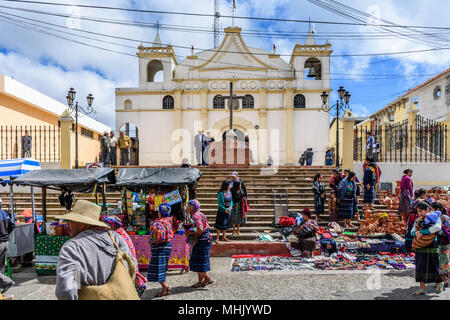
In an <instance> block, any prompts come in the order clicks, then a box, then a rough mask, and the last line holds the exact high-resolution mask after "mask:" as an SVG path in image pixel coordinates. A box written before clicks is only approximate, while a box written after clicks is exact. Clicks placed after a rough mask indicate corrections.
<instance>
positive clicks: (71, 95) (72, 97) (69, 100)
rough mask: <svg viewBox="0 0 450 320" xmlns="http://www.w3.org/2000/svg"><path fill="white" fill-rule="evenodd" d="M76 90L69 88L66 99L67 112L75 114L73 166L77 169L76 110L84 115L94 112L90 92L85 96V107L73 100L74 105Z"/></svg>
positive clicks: (92, 97)
mask: <svg viewBox="0 0 450 320" xmlns="http://www.w3.org/2000/svg"><path fill="white" fill-rule="evenodd" d="M76 93H77V92H76V91H75V90H74V89H73V88H70V90H69V92H68V94H67V96H66V99H67V105H68V106H69V112H70V113H71V114H75V168H76V169H78V113H79V112H78V111H79V110H80V111H81V112H82V113H83V114H84V115H88V114H91V113H95V110H94V108H92V102H93V101H94V96H93V95H92V94H90V93H89V94H88V96H87V97H86V101H87V104H88V106H87V108H86V110H85V109H83V107H82V106H80V105H78V101H75V106H74V105H73V102H74V100H75V95H76Z"/></svg>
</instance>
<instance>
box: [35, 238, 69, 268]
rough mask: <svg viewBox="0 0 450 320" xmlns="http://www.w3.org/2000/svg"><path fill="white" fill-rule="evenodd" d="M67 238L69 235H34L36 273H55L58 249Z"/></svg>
mask: <svg viewBox="0 0 450 320" xmlns="http://www.w3.org/2000/svg"><path fill="white" fill-rule="evenodd" d="M69 239H70V237H69V236H47V235H38V236H37V237H36V273H37V274H40V275H45V274H56V264H57V261H58V255H59V250H60V249H61V247H62V246H63V245H64V243H66V241H67V240H69Z"/></svg>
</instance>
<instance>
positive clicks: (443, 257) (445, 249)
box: [439, 244, 450, 276]
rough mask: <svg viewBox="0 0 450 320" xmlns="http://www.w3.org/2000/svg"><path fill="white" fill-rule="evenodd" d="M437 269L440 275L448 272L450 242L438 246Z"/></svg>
mask: <svg viewBox="0 0 450 320" xmlns="http://www.w3.org/2000/svg"><path fill="white" fill-rule="evenodd" d="M439 269H440V271H441V274H442V275H447V276H448V275H449V274H450V244H446V245H440V246H439Z"/></svg>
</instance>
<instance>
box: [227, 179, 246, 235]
mask: <svg viewBox="0 0 450 320" xmlns="http://www.w3.org/2000/svg"><path fill="white" fill-rule="evenodd" d="M230 191H231V195H232V197H233V209H232V210H231V221H230V222H231V224H232V226H233V233H232V234H233V236H234V235H240V234H241V232H240V227H241V224H245V223H246V222H247V218H246V217H245V211H244V207H243V205H242V204H243V203H242V202H243V201H247V198H246V197H245V193H244V189H242V182H241V181H239V180H237V181H233V187H232V188H231V190H230ZM236 228H237V230H236Z"/></svg>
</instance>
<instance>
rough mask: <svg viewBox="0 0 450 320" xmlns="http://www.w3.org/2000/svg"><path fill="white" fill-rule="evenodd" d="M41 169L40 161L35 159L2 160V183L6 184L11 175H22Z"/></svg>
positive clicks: (0, 168) (0, 171) (0, 180)
mask: <svg viewBox="0 0 450 320" xmlns="http://www.w3.org/2000/svg"><path fill="white" fill-rule="evenodd" d="M40 169H41V166H40V164H39V162H38V161H36V160H34V159H11V160H0V183H1V184H2V185H3V186H6V185H7V183H9V181H10V179H11V177H13V178H16V177H20V176H21V175H23V174H25V173H27V172H30V171H32V170H40Z"/></svg>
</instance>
